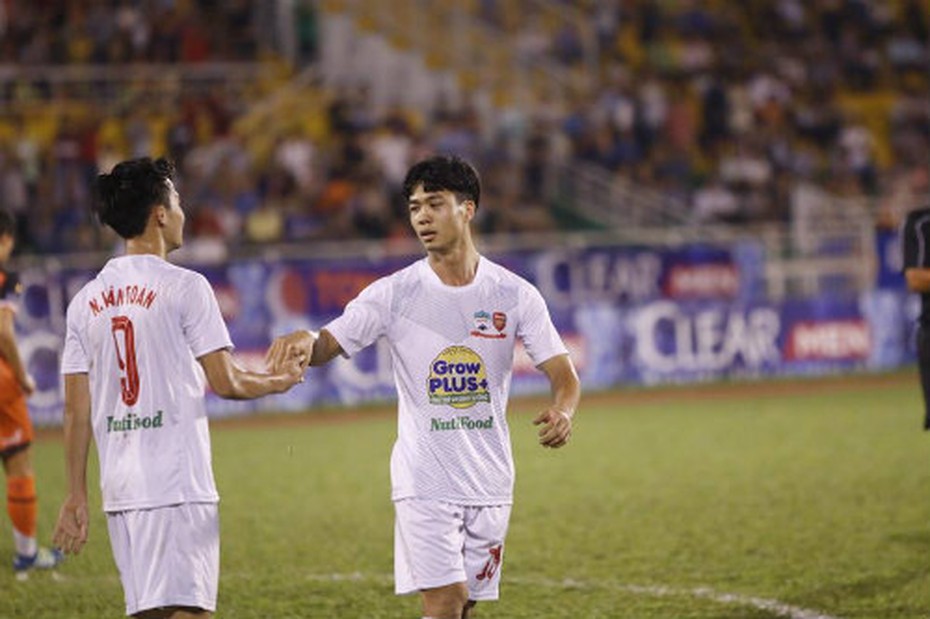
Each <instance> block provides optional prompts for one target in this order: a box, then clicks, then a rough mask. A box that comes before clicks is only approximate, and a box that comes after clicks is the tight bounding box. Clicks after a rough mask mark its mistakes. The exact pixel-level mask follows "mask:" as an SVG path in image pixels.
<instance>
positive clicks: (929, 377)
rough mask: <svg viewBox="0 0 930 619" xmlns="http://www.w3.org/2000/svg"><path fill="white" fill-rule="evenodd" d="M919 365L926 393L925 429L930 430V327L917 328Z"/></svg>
mask: <svg viewBox="0 0 930 619" xmlns="http://www.w3.org/2000/svg"><path fill="white" fill-rule="evenodd" d="M917 367H918V368H919V370H920V387H921V390H922V391H923V395H924V430H930V328H927V327H924V326H920V327H918V329H917Z"/></svg>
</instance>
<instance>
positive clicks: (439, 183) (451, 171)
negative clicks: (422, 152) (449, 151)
mask: <svg viewBox="0 0 930 619" xmlns="http://www.w3.org/2000/svg"><path fill="white" fill-rule="evenodd" d="M421 184H422V185H423V189H424V190H425V191H451V192H452V193H454V194H455V198H456V200H458V201H459V202H462V201H463V200H471V201H472V202H474V203H475V208H476V209H477V208H478V200H479V199H480V198H481V180H480V179H479V178H478V172H477V171H476V170H475V168H474V167H473V166H472V165H471V164H470V163H468V162H467V161H465V160H464V159H462V158H461V157H456V156H454V155H453V156H446V155H436V156H434V157H430V158H429V159H424V160H423V161H420V162H419V163H416V164H414V166H413V167H412V168H410V170H409V171H408V172H407V176H406V177H405V178H404V199H409V198H410V194H412V193H413V191H414V190H415V189H416V188H417V186H418V185H421Z"/></svg>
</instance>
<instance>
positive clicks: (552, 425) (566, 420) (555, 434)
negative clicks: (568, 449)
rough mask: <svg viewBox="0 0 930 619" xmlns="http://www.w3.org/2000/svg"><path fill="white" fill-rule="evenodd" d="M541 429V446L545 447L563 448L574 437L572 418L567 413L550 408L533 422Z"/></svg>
mask: <svg viewBox="0 0 930 619" xmlns="http://www.w3.org/2000/svg"><path fill="white" fill-rule="evenodd" d="M533 425H534V426H539V425H541V426H542V427H541V428H540V429H539V444H540V445H542V446H543V447H562V446H563V445H565V443H567V442H568V439H569V437H571V435H572V417H571V415H569V414H568V413H566V412H565V411H560V410H558V409H555V408H548V409H546V410H544V411H543V412H541V413H540V414H539V415H538V416H537V417H536V419H534V420H533Z"/></svg>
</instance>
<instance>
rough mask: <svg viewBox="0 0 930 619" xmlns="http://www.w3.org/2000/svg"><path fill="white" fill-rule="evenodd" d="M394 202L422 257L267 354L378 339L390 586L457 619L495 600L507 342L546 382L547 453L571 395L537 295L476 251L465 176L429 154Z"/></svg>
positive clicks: (329, 354) (469, 181) (502, 526)
mask: <svg viewBox="0 0 930 619" xmlns="http://www.w3.org/2000/svg"><path fill="white" fill-rule="evenodd" d="M404 194H405V196H406V198H407V201H408V206H409V214H410V223H411V224H412V225H413V228H414V231H415V232H416V234H417V236H418V237H419V239H420V241H421V242H422V244H423V246H424V247H425V248H426V252H427V256H426V258H425V259H423V260H420V261H418V262H416V263H414V264H412V265H411V266H409V267H407V268H405V269H402V270H400V271H398V272H396V273H394V274H392V275H390V276H387V277H384V278H382V279H380V280H378V281H376V282H374V283H372V284H371V285H370V286H368V287H367V288H366V289H365V290H363V291H362V292H361V293H360V294H359V295H358V297H356V298H355V299H354V300H353V301H351V302H350V303H349V304H348V305H347V306H346V308H345V311H344V313H343V314H342V316H340V317H339V318H337V319H335V320H334V321H332V322H331V323H329V324H328V325H326V326H325V327H324V328H323V329H322V330H321V331H320V333H319V339H315V336H314V335H313V334H311V333H309V332H295V333H291V334H289V335H286V336H283V337H281V338H278V339H277V340H276V341H275V342H274V343H273V344H272V347H271V349H270V350H269V355H270V360H271V361H272V367H275V366H276V365H278V364H281V363H284V362H286V361H287V360H288V359H292V358H300V359H301V361H302V362H306V360H309V362H310V364H311V365H320V364H323V363H326V362H328V361H330V360H331V359H333V358H335V357H336V356H337V355H344V356H351V355H353V354H355V353H356V352H358V351H359V350H361V349H362V348H364V347H366V346H368V345H370V344H372V343H374V342H375V341H376V340H378V339H379V338H385V339H386V341H387V343H388V344H389V345H390V351H391V359H392V362H393V371H394V379H395V383H396V385H397V395H398V433H397V442H396V443H395V445H394V450H393V453H392V456H391V483H392V500H393V501H394V505H395V545H394V554H395V557H394V578H395V591H396V593H397V594H399V595H403V594H408V593H414V592H417V591H419V592H420V594H421V599H422V606H423V614H424V616H426V617H429V618H431V619H461V618H463V617H467V616H468V614H469V610H470V609H471V608H472V607H473V606H474V605H475V603H477V602H478V601H480V600H496V599H497V598H498V584H499V579H500V568H501V561H502V560H503V549H504V538H505V536H506V533H507V525H508V521H509V518H510V509H511V504H512V502H513V483H514V466H513V457H512V452H511V445H510V436H509V428H508V421H507V417H506V410H507V399H508V395H509V391H510V380H511V373H512V369H513V361H514V347H515V345H516V343H517V341H518V340H520V341H522V342H523V345H524V346H525V348H526V351H527V352H528V353H529V356H530V357H531V358H532V360H533V362H534V363H535V364H536V366H537V367H538V368H539V369H540V370H542V371H543V372H544V373H545V374H546V376H547V377H548V379H549V382H550V385H551V403H550V404H549V406H548V407H547V408H546V409H545V410H544V411H542V412H541V413H540V414H539V415H538V416H537V417H536V419H535V421H534V423H535V424H537V425H539V426H541V429H540V431H539V441H540V443H541V444H542V445H543V446H545V447H562V446H563V445H565V443H566V442H567V441H568V439H569V437H570V435H571V429H572V416H573V415H574V413H575V409H576V407H577V405H578V400H579V395H580V387H579V381H578V376H577V374H576V372H575V369H574V366H573V365H572V362H571V361H570V359H569V356H568V354H567V351H566V349H565V346H564V344H563V343H562V340H561V338H560V337H559V335H558V333H557V332H556V330H555V328H554V326H553V324H552V321H551V319H550V317H549V312H548V310H547V309H546V304H545V302H544V301H543V298H542V296H541V295H540V294H539V291H537V290H536V288H534V287H533V286H532V285H531V284H530V283H529V282H527V281H526V280H524V279H522V278H520V277H518V276H517V275H515V274H513V273H511V272H510V271H508V270H506V269H504V268H503V267H501V266H499V265H497V264H495V263H493V262H491V261H490V260H488V259H487V258H485V257H484V256H481V255H480V254H479V253H478V251H477V249H476V248H475V244H474V241H473V239H472V234H471V228H470V222H471V221H472V219H473V218H474V216H475V211H476V209H477V208H478V200H479V197H480V184H479V180H478V175H477V173H476V172H475V170H474V168H472V166H471V165H470V164H468V163H467V162H465V161H464V160H462V159H459V158H456V157H433V158H430V159H427V160H425V161H422V162H420V163H418V164H416V165H414V166H413V167H412V168H411V169H410V170H409V172H408V174H407V177H406V179H405V182H404Z"/></svg>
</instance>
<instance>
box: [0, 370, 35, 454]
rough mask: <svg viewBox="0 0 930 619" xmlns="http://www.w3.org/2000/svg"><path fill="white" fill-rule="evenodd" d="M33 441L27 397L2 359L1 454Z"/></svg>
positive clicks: (0, 399) (0, 373) (0, 393)
mask: <svg viewBox="0 0 930 619" xmlns="http://www.w3.org/2000/svg"><path fill="white" fill-rule="evenodd" d="M31 442H32V420H31V419H29V409H28V408H27V407H26V397H25V395H23V390H22V389H21V388H20V386H19V382H18V381H17V380H16V378H15V377H14V376H13V372H12V371H11V370H10V367H9V366H8V365H7V364H6V363H4V362H2V361H0V455H3V454H6V453H9V452H11V451H16V450H17V448H21V447H24V446H26V445H28V444H29V443H31Z"/></svg>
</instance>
